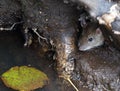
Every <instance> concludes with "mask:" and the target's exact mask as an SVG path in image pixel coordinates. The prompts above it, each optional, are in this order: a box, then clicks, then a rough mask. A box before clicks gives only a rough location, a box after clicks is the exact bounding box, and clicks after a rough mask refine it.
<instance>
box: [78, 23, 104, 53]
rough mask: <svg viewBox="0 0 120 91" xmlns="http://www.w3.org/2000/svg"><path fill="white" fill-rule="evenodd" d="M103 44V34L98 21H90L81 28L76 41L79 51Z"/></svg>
mask: <svg viewBox="0 0 120 91" xmlns="http://www.w3.org/2000/svg"><path fill="white" fill-rule="evenodd" d="M103 44H104V36H103V33H102V30H101V29H100V26H99V24H98V23H95V22H90V23H88V24H87V25H86V27H84V28H83V32H82V35H81V37H80V38H79V41H78V47H79V50H80V51H86V50H89V49H92V48H95V47H98V46H101V45H103Z"/></svg>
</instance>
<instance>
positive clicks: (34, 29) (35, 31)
mask: <svg viewBox="0 0 120 91" xmlns="http://www.w3.org/2000/svg"><path fill="white" fill-rule="evenodd" d="M32 30H33V32H34V33H35V34H36V35H37V36H38V37H39V38H40V39H43V40H45V41H46V42H48V41H47V38H45V37H42V36H41V35H40V34H39V33H38V32H37V28H33V29H32ZM40 39H38V40H39V42H40Z"/></svg>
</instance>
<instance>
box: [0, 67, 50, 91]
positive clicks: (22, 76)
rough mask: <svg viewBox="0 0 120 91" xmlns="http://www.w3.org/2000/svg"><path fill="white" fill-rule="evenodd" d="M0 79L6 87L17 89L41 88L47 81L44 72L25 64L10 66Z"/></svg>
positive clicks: (20, 90) (25, 90) (24, 90)
mask: <svg viewBox="0 0 120 91" xmlns="http://www.w3.org/2000/svg"><path fill="white" fill-rule="evenodd" d="M1 79H2V80H3V82H4V84H5V85H6V86H7V87H11V88H12V89H15V90H19V91H31V90H34V89H37V88H42V87H43V86H44V85H46V84H47V83H48V77H47V75H46V74H45V73H43V72H41V71H40V70H38V69H36V68H33V67H27V66H21V67H18V66H16V67H12V68H11V69H9V70H8V71H7V72H5V73H3V74H2V77H1Z"/></svg>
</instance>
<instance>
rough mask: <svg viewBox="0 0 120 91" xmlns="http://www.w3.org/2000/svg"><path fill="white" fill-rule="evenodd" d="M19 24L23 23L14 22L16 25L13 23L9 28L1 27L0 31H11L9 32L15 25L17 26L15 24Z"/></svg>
mask: <svg viewBox="0 0 120 91" xmlns="http://www.w3.org/2000/svg"><path fill="white" fill-rule="evenodd" d="M20 23H23V21H21V22H16V23H14V24H13V25H12V26H11V27H9V28H3V27H1V28H0V31H3V30H5V31H11V30H13V28H14V27H15V25H17V24H20Z"/></svg>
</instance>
